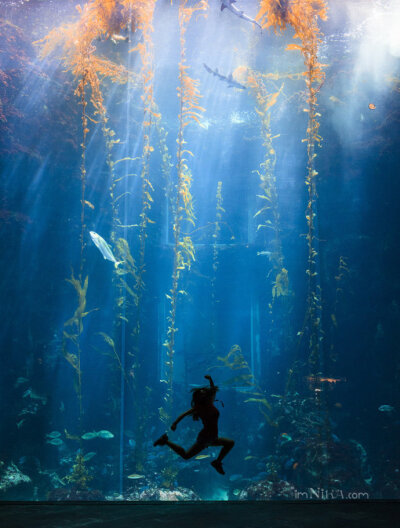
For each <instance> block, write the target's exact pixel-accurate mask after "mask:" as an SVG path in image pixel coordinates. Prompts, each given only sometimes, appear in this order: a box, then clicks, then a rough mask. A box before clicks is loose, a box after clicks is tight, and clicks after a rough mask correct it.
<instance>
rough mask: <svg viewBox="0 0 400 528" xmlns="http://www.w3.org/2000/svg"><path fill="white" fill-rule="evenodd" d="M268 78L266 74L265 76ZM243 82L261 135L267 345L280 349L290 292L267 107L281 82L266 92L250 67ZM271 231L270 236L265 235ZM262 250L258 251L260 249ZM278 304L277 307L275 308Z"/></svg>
mask: <svg viewBox="0 0 400 528" xmlns="http://www.w3.org/2000/svg"><path fill="white" fill-rule="evenodd" d="M267 79H268V77H267ZM246 82H247V85H248V86H249V87H250V88H251V89H252V91H253V93H254V95H255V98H256V102H257V109H256V111H257V113H258V115H259V116H260V119H261V137H262V139H263V149H264V160H263V161H262V163H261V164H260V169H259V170H257V171H255V172H256V173H257V174H258V176H259V178H260V188H261V194H258V195H257V196H258V198H259V199H260V200H261V202H262V205H261V208H260V209H259V210H258V211H257V212H256V214H255V215H254V217H255V218H257V220H258V221H257V224H258V225H257V232H258V231H263V232H264V236H265V237H268V239H269V240H268V242H267V243H266V245H265V251H266V252H267V254H268V260H269V263H270V269H269V272H268V274H267V278H268V279H269V280H270V281H271V284H272V288H271V296H270V302H269V303H268V312H269V317H270V324H269V336H268V340H267V342H268V346H269V347H270V348H273V347H275V348H278V347H279V348H282V346H283V343H278V342H277V332H280V333H281V335H284V336H285V338H288V337H289V327H288V326H289V313H288V311H289V310H288V306H287V303H286V301H287V300H288V298H289V295H290V289H289V275H288V270H287V269H286V267H285V259H284V255H283V250H282V241H281V228H280V215H279V200H278V190H277V184H276V175H275V166H276V150H275V148H274V139H276V138H277V137H279V134H277V135H273V133H272V127H271V109H272V108H273V106H274V105H275V104H276V102H277V100H278V98H279V95H280V94H281V92H282V90H283V87H284V84H282V85H281V87H280V89H279V90H278V91H276V92H269V91H268V90H267V88H266V86H265V80H264V76H263V75H262V74H261V73H259V72H255V71H252V70H249V71H248V73H247V81H246ZM271 232H272V238H271V237H269V234H270V233H271ZM261 253H262V252H261ZM277 303H279V307H280V310H279V309H278V307H277Z"/></svg>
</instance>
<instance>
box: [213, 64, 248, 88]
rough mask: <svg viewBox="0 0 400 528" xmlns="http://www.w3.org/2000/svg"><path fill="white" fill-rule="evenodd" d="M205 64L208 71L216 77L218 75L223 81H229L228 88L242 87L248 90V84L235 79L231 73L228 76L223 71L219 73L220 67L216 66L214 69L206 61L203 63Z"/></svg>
mask: <svg viewBox="0 0 400 528" xmlns="http://www.w3.org/2000/svg"><path fill="white" fill-rule="evenodd" d="M203 66H204V68H205V69H206V70H207V71H208V73H212V74H213V75H214V76H215V77H218V79H220V80H221V81H225V82H227V83H228V85H229V86H228V88H240V89H241V90H246V86H244V85H243V84H240V83H238V82H237V81H235V80H234V78H233V77H232V74H231V73H230V74H229V75H228V76H226V75H222V74H221V73H219V71H218V68H215V70H213V69H211V68H210V67H209V66H207V64H206V63H203Z"/></svg>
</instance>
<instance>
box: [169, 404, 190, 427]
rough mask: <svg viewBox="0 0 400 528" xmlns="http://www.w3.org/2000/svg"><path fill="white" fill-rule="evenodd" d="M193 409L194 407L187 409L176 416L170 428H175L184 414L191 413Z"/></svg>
mask: <svg viewBox="0 0 400 528" xmlns="http://www.w3.org/2000/svg"><path fill="white" fill-rule="evenodd" d="M193 411H194V409H189V410H188V411H186V412H184V413H182V414H181V415H180V416H178V418H177V419H176V420H175V422H174V423H173V424H172V425H171V429H172V430H173V431H175V429H176V426H177V425H178V423H179V422H180V421H181V420H182V419H183V418H185V416H188V415H189V414H192V413H193Z"/></svg>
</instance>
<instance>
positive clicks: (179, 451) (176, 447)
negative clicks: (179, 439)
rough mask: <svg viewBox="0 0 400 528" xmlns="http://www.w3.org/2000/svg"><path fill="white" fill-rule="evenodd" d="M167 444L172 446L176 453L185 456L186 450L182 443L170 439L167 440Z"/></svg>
mask: <svg viewBox="0 0 400 528" xmlns="http://www.w3.org/2000/svg"><path fill="white" fill-rule="evenodd" d="M165 445H167V446H168V447H170V448H171V449H172V450H173V451H175V453H177V454H178V455H179V456H181V457H182V458H185V455H186V451H185V450H184V449H183V447H181V446H180V445H178V444H174V443H173V442H170V441H169V440H168V441H167V442H166V444H165Z"/></svg>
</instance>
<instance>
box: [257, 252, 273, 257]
mask: <svg viewBox="0 0 400 528" xmlns="http://www.w3.org/2000/svg"><path fill="white" fill-rule="evenodd" d="M270 255H272V251H257V257H269V256H270Z"/></svg>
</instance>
